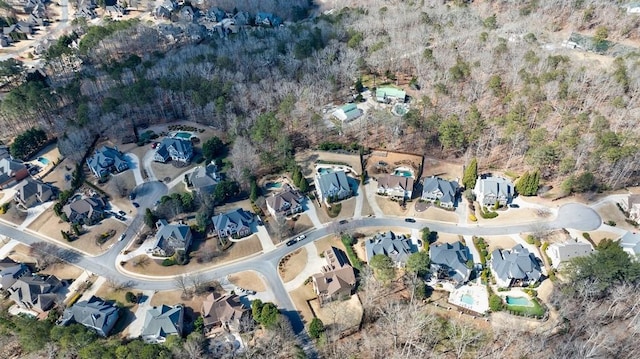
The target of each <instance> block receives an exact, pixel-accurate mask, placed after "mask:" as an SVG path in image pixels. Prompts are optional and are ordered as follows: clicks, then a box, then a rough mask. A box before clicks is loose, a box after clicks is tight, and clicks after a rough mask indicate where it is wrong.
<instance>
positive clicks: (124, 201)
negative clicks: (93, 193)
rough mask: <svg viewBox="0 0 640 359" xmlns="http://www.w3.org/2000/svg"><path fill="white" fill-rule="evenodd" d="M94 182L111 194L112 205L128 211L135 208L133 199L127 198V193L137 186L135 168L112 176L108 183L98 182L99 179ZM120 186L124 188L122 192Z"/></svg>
mask: <svg viewBox="0 0 640 359" xmlns="http://www.w3.org/2000/svg"><path fill="white" fill-rule="evenodd" d="M93 183H94V184H95V185H97V186H99V187H100V188H101V189H102V190H103V191H105V192H107V193H108V194H109V198H110V202H111V204H112V205H114V206H116V207H118V208H119V209H120V210H123V211H125V212H127V213H129V212H130V211H133V210H135V208H134V207H133V205H132V204H131V201H129V199H128V198H127V195H128V194H129V193H131V191H132V190H133V189H134V188H136V179H135V176H134V174H133V170H127V171H124V172H122V173H118V174H117V175H114V176H113V177H111V178H110V179H109V181H108V182H107V183H103V184H98V183H97V181H93ZM119 187H121V188H122V192H121V191H120V188H119ZM122 193H124V196H122Z"/></svg>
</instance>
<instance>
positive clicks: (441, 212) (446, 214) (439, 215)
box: [412, 207, 458, 223]
mask: <svg viewBox="0 0 640 359" xmlns="http://www.w3.org/2000/svg"><path fill="white" fill-rule="evenodd" d="M413 212H414V213H412V216H415V217H418V218H425V219H431V220H434V221H440V222H449V223H458V215H457V214H455V212H451V211H447V210H445V209H442V208H437V207H429V208H427V210H426V211H424V212H415V209H414V210H413Z"/></svg>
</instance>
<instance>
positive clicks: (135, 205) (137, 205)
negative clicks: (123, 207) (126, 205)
mask: <svg viewBox="0 0 640 359" xmlns="http://www.w3.org/2000/svg"><path fill="white" fill-rule="evenodd" d="M132 204H133V206H134V207H136V208H138V207H140V205H139V204H138V202H133V203H132Z"/></svg>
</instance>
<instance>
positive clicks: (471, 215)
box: [469, 213, 478, 222]
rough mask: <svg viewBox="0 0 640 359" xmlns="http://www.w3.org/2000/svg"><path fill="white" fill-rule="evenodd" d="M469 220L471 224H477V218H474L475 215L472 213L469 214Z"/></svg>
mask: <svg viewBox="0 0 640 359" xmlns="http://www.w3.org/2000/svg"><path fill="white" fill-rule="evenodd" d="M469 220H470V221H471V222H478V218H477V217H476V215H475V214H473V213H470V214H469Z"/></svg>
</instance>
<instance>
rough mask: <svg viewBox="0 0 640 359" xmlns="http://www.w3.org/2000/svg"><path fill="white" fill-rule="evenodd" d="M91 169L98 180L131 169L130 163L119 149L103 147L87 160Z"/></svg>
mask: <svg viewBox="0 0 640 359" xmlns="http://www.w3.org/2000/svg"><path fill="white" fill-rule="evenodd" d="M87 165H88V166H89V169H90V170H91V172H92V173H93V175H94V176H96V177H97V178H101V177H105V176H108V175H109V174H110V173H114V172H115V173H119V172H122V171H126V170H127V169H129V163H127V161H126V160H125V158H124V155H123V154H122V152H120V151H118V147H109V146H102V147H100V148H99V149H98V150H96V152H95V153H94V154H93V156H91V157H89V158H87Z"/></svg>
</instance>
